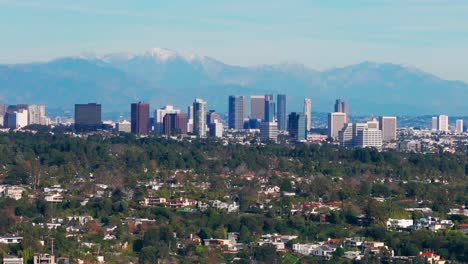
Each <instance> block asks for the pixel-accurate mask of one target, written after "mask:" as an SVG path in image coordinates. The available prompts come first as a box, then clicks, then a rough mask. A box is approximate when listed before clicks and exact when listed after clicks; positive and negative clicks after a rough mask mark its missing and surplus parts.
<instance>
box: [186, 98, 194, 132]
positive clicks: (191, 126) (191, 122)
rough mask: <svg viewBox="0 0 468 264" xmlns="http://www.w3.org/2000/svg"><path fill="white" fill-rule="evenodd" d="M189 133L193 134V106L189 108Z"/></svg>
mask: <svg viewBox="0 0 468 264" xmlns="http://www.w3.org/2000/svg"><path fill="white" fill-rule="evenodd" d="M187 119H188V120H187V132H188V133H192V132H193V105H189V106H188V107H187Z"/></svg>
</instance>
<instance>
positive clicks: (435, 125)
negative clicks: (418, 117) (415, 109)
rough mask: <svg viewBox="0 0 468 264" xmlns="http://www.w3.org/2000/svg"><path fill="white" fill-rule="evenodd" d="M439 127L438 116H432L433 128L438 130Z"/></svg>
mask: <svg viewBox="0 0 468 264" xmlns="http://www.w3.org/2000/svg"><path fill="white" fill-rule="evenodd" d="M438 127H439V124H438V121H437V116H433V117H432V130H433V131H436V130H437V128H438Z"/></svg>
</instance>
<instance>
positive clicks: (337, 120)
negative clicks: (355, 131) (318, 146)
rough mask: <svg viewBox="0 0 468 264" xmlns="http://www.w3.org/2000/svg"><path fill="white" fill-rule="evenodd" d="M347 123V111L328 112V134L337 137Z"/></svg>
mask: <svg viewBox="0 0 468 264" xmlns="http://www.w3.org/2000/svg"><path fill="white" fill-rule="evenodd" d="M345 123H346V113H341V112H334V113H329V114H328V136H329V137H331V138H333V139H337V138H338V132H340V131H341V130H342V129H343V127H344V125H345Z"/></svg>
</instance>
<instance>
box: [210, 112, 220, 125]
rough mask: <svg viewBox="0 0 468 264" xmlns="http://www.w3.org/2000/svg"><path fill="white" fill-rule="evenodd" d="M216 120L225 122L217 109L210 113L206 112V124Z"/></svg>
mask: <svg viewBox="0 0 468 264" xmlns="http://www.w3.org/2000/svg"><path fill="white" fill-rule="evenodd" d="M216 122H218V123H223V119H222V118H221V116H220V115H219V114H218V113H216V111H215V110H210V111H208V114H206V124H207V125H209V124H212V123H216Z"/></svg>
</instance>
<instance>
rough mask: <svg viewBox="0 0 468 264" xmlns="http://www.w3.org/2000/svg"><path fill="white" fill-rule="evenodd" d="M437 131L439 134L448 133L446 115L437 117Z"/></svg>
mask: <svg viewBox="0 0 468 264" xmlns="http://www.w3.org/2000/svg"><path fill="white" fill-rule="evenodd" d="M437 130H439V131H441V132H447V131H448V116H446V115H439V116H438V117H437Z"/></svg>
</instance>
